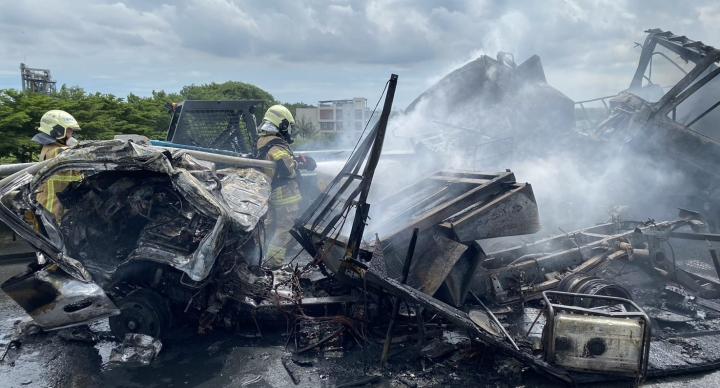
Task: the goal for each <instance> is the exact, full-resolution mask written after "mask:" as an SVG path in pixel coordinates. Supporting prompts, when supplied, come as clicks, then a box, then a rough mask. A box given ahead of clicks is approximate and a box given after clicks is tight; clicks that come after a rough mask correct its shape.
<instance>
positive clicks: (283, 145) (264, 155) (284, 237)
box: [257, 123, 302, 268]
mask: <svg viewBox="0 0 720 388" xmlns="http://www.w3.org/2000/svg"><path fill="white" fill-rule="evenodd" d="M264 124H267V125H272V124H269V123H264ZM261 129H262V127H261ZM260 133H261V136H260V137H259V138H258V142H257V151H258V159H264V160H269V161H272V162H275V173H274V175H273V177H272V192H271V193H270V212H269V216H268V218H267V220H266V232H267V233H266V239H267V241H269V246H268V249H267V252H266V256H265V257H266V260H265V262H266V264H267V265H268V266H270V267H272V268H277V267H280V266H282V265H283V263H285V261H286V256H287V250H288V246H289V245H290V244H291V243H292V236H291V235H290V229H291V228H292V227H293V223H294V222H295V217H296V216H297V213H298V211H300V201H301V200H302V196H301V194H300V186H299V185H298V181H297V178H298V172H297V162H296V161H295V158H294V155H293V152H292V149H291V148H290V145H289V144H288V143H287V141H285V140H284V139H283V138H282V137H281V136H280V135H279V134H278V133H268V131H262V130H261V131H260Z"/></svg>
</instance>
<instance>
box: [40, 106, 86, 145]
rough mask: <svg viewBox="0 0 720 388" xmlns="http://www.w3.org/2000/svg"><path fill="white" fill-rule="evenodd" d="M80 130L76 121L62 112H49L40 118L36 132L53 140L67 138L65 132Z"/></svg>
mask: <svg viewBox="0 0 720 388" xmlns="http://www.w3.org/2000/svg"><path fill="white" fill-rule="evenodd" d="M68 129H72V130H74V131H78V130H80V125H79V124H78V122H77V120H75V118H74V117H72V115H71V114H70V113H68V112H65V111H64V110H50V111H47V112H45V114H44V115H42V118H40V127H39V128H38V131H40V132H42V133H44V134H46V135H49V136H51V137H53V138H55V139H58V140H59V139H63V138H65V137H66V136H67V130H68Z"/></svg>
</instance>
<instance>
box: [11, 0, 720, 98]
mask: <svg viewBox="0 0 720 388" xmlns="http://www.w3.org/2000/svg"><path fill="white" fill-rule="evenodd" d="M648 28H662V29H666V30H671V31H673V32H675V33H677V34H682V35H686V36H688V37H690V38H692V39H695V40H702V41H703V42H704V43H706V44H709V45H714V46H720V2H717V1H689V2H686V1H669V0H655V1H649V0H646V1H622V0H608V1H603V0H595V1H593V0H588V1H574V0H544V1H500V0H495V1H493V0H475V1H471V0H468V1H463V0H447V1H422V0H370V1H319V0H318V1H266V0H258V1H241V0H179V1H174V2H170V1H152V0H126V1H112V0H110V1H104V0H88V1H70V0H65V1H54V0H23V1H18V0H0V88H19V87H20V77H19V65H20V62H24V63H26V64H27V65H29V66H31V67H40V68H49V69H51V70H52V72H53V75H54V77H55V79H56V80H57V81H58V85H60V84H67V85H71V86H80V87H82V88H84V89H86V90H88V91H93V92H94V91H99V92H104V93H112V94H115V95H117V96H125V95H127V94H128V93H134V94H136V95H141V96H146V95H150V93H151V92H152V91H153V90H161V89H162V90H166V91H169V92H171V91H177V90H179V89H180V88H181V87H182V86H183V85H188V84H192V83H195V84H201V83H207V82H224V81H227V80H235V81H242V82H248V83H251V84H255V85H257V86H260V87H261V88H263V89H265V90H267V91H268V92H270V93H271V94H272V95H273V96H275V98H276V99H277V100H280V101H286V102H306V103H315V102H317V101H318V100H326V99H340V98H351V97H367V98H368V100H369V101H370V103H371V104H372V103H373V102H374V101H375V100H377V98H378V96H379V93H380V91H381V90H382V87H383V85H384V83H385V81H386V80H387V79H388V77H389V75H390V73H397V74H398V75H399V82H398V90H397V94H396V102H397V104H398V105H399V106H400V107H403V106H405V105H407V104H408V103H410V102H411V101H412V100H413V99H414V98H415V97H416V96H417V95H418V94H420V93H421V92H422V91H423V90H425V89H426V88H427V87H428V86H430V85H431V84H432V83H433V82H434V81H436V80H438V79H439V78H440V77H441V76H442V75H443V74H445V73H447V72H449V71H450V70H452V69H454V68H456V67H458V66H460V65H462V64H463V63H465V62H467V61H469V60H472V59H474V58H476V57H478V56H479V55H482V54H487V55H490V56H493V57H494V56H495V55H496V53H497V52H498V51H506V52H510V53H512V54H513V55H514V57H515V59H516V62H518V63H520V62H522V61H523V60H525V59H527V58H528V57H529V56H531V55H533V54H537V55H539V56H540V57H541V59H542V62H543V65H544V67H545V72H546V75H547V78H548V82H549V83H550V84H551V85H553V86H555V87H556V88H558V89H560V90H561V91H562V92H564V93H565V94H567V95H568V96H569V97H571V98H572V99H574V100H582V99H588V98H593V97H598V96H604V95H610V94H615V93H616V92H618V91H619V90H621V89H624V88H626V87H627V86H628V84H629V82H630V78H631V77H632V74H633V72H634V69H635V63H636V60H637V57H638V55H639V48H637V47H635V44H634V43H635V42H642V40H643V38H644V33H643V31H644V30H646V29H648Z"/></svg>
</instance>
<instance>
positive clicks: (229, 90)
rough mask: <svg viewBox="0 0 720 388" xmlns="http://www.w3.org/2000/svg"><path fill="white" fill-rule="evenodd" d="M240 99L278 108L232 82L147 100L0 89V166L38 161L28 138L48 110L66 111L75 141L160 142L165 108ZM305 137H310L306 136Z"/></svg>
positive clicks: (262, 94) (263, 94)
mask: <svg viewBox="0 0 720 388" xmlns="http://www.w3.org/2000/svg"><path fill="white" fill-rule="evenodd" d="M242 99H253V100H262V101H263V102H264V103H265V106H266V107H269V106H270V105H272V104H275V103H278V102H277V101H276V100H275V98H274V97H273V96H272V95H271V94H270V93H268V92H267V91H265V90H263V89H261V88H259V87H257V86H255V85H251V84H247V83H243V82H236V81H228V82H224V83H209V84H203V85H194V84H193V85H188V86H185V87H183V88H182V89H181V90H180V91H179V92H177V93H166V92H164V91H153V93H152V95H151V96H148V97H140V96H136V95H134V94H130V95H128V96H127V97H124V98H123V97H117V96H115V95H112V94H108V93H89V92H86V91H85V90H83V89H82V88H79V87H68V86H65V85H63V86H62V87H61V88H60V90H58V91H57V92H56V93H53V94H50V95H47V94H39V93H32V92H22V91H18V90H15V89H0V134H2V141H1V142H0V163H23V162H30V161H35V160H37V157H38V155H39V152H40V146H39V145H38V144H36V143H35V142H33V141H32V140H31V138H32V136H33V135H34V134H35V133H36V132H37V127H38V125H39V123H40V117H41V116H42V115H43V114H44V113H45V112H47V111H48V110H51V109H62V110H65V111H67V112H69V113H70V114H72V115H73V116H74V117H75V118H76V119H77V120H78V122H79V123H80V126H81V127H82V131H80V132H79V133H78V134H77V135H78V138H79V139H81V140H90V139H112V138H113V136H115V135H118V134H139V135H144V136H147V137H148V138H151V139H164V138H165V135H166V131H167V128H168V125H169V124H170V117H171V116H170V113H169V112H168V110H167V109H166V107H165V106H166V104H167V103H172V102H181V101H183V100H242ZM286 106H288V107H289V108H290V110H291V111H292V112H293V114H294V113H295V109H296V108H298V107H307V106H310V105H307V104H303V103H294V104H286ZM260 118H261V117H258V119H260ZM301 135H302V133H301ZM304 135H306V136H310V135H312V133H311V131H307V130H306V131H305V133H304Z"/></svg>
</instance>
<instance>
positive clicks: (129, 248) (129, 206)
mask: <svg viewBox="0 0 720 388" xmlns="http://www.w3.org/2000/svg"><path fill="white" fill-rule="evenodd" d="M193 155H195V156H193ZM203 159H205V160H203ZM272 169H273V164H272V163H268V162H263V161H257V160H252V159H243V158H237V157H229V156H221V155H215V154H205V153H202V152H197V151H195V152H194V153H193V151H185V150H179V151H178V150H175V151H167V150H164V149H160V148H157V147H151V146H149V145H146V144H138V143H135V142H133V141H123V140H113V141H98V142H90V143H86V144H83V145H80V146H78V147H77V148H74V149H72V150H69V151H67V152H65V153H63V154H62V155H61V156H59V157H57V158H55V159H51V160H48V161H45V162H40V163H37V164H35V165H34V166H32V167H30V168H28V169H25V170H22V171H20V172H18V173H15V174H13V175H11V176H9V177H7V178H5V179H3V180H2V183H1V184H0V187H1V188H0V202H1V203H2V205H1V206H0V208H1V209H2V211H1V212H0V218H1V219H2V221H3V222H4V223H6V224H7V225H9V226H10V227H11V228H12V229H13V230H14V231H15V232H16V233H17V234H18V235H19V236H21V237H22V238H23V239H25V240H26V241H28V242H29V243H30V244H31V245H32V246H33V247H34V248H35V249H36V250H37V251H38V262H37V263H36V264H33V265H31V266H30V268H29V270H28V272H27V273H25V274H22V275H19V276H17V277H14V278H12V279H10V280H8V281H7V282H5V283H4V284H3V286H2V288H3V290H4V291H5V292H6V293H7V294H8V295H10V296H11V297H12V298H13V299H15V301H16V302H17V303H18V304H19V305H20V306H22V307H23V308H24V309H25V310H26V311H27V312H28V313H29V314H30V315H31V316H32V317H33V319H34V321H35V322H36V323H37V324H38V325H40V326H41V327H42V328H43V329H56V328H61V327H66V326H71V325H78V324H84V323H87V322H90V321H92V320H95V319H98V318H101V317H106V316H110V325H111V328H112V329H113V331H114V332H115V333H116V334H119V335H122V334H124V333H125V332H138V333H145V334H149V335H152V336H156V337H157V336H161V335H162V334H163V333H164V331H165V330H167V329H168V328H169V327H170V325H171V323H172V322H171V320H172V317H173V314H172V311H174V310H176V309H179V310H180V311H184V312H185V313H190V315H191V316H192V315H193V314H195V316H196V318H197V319H206V320H208V319H209V320H212V319H210V318H208V316H213V315H214V314H215V313H216V312H217V311H218V310H219V307H218V306H221V305H223V304H224V303H225V302H226V301H227V300H228V298H230V299H233V300H239V301H243V300H244V298H251V299H252V298H258V297H263V296H264V293H265V292H267V290H268V289H269V287H270V285H271V284H272V276H271V275H270V274H269V273H267V272H265V271H263V270H261V269H260V265H261V258H262V230H263V228H262V227H261V225H262V221H263V218H264V216H265V213H266V212H267V206H268V196H269V192H270V183H269V178H268V177H267V176H266V175H265V172H267V171H268V170H269V171H272ZM263 171H265V172H263ZM68 173H72V174H76V175H81V176H82V180H81V181H79V182H75V183H73V184H72V185H70V187H68V188H67V189H66V190H64V191H63V192H61V193H59V194H58V196H57V198H56V200H57V201H59V202H60V204H61V205H62V207H63V208H64V213H63V216H62V218H61V219H55V218H54V216H53V214H52V213H50V212H48V211H47V209H45V208H44V207H43V206H41V205H40V204H39V203H38V202H37V200H36V193H37V192H38V190H39V189H41V187H43V185H48V184H52V182H53V179H55V178H57V177H61V176H63V174H68Z"/></svg>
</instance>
